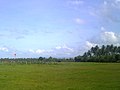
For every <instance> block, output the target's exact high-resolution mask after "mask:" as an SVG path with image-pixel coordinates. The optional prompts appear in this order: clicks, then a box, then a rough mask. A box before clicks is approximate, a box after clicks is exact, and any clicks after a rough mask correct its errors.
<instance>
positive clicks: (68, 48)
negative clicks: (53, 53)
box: [55, 45, 74, 51]
mask: <svg viewBox="0 0 120 90" xmlns="http://www.w3.org/2000/svg"><path fill="white" fill-rule="evenodd" d="M55 49H56V50H60V49H61V50H63V49H64V50H65V49H66V50H69V51H74V50H73V49H72V48H70V47H68V46H67V45H63V46H57V47H55Z"/></svg>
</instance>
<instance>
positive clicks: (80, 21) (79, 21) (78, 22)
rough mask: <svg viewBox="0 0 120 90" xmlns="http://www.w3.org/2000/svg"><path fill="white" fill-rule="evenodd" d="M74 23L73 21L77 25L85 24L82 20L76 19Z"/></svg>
mask: <svg viewBox="0 0 120 90" xmlns="http://www.w3.org/2000/svg"><path fill="white" fill-rule="evenodd" d="M74 21H75V22H76V23H77V24H84V23H85V21H84V20H83V19H80V18H76V19H75V20H74Z"/></svg>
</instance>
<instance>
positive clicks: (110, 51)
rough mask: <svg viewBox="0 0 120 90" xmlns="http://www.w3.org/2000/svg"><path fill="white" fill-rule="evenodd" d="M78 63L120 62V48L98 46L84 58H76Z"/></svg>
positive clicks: (83, 56) (84, 55)
mask: <svg viewBox="0 0 120 90" xmlns="http://www.w3.org/2000/svg"><path fill="white" fill-rule="evenodd" d="M75 61H76V62H120V46H113V45H106V46H105V45H102V46H101V47H99V46H98V45H96V46H95V47H92V48H91V49H90V50H88V51H87V52H85V53H84V54H83V55H82V56H80V55H79V56H77V57H75Z"/></svg>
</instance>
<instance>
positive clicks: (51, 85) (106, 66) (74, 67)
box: [0, 62, 120, 90]
mask: <svg viewBox="0 0 120 90" xmlns="http://www.w3.org/2000/svg"><path fill="white" fill-rule="evenodd" d="M0 90H120V63H70V62H69V63H68V62H66V63H62V62H60V63H57V64H29V65H27V64H23V65H20V64H13V65H10V64H0Z"/></svg>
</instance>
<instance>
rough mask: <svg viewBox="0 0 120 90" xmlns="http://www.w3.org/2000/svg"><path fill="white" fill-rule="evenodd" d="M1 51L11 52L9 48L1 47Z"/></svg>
mask: <svg viewBox="0 0 120 90" xmlns="http://www.w3.org/2000/svg"><path fill="white" fill-rule="evenodd" d="M0 51H5V52H8V51H9V50H8V48H5V47H1V48H0Z"/></svg>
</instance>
